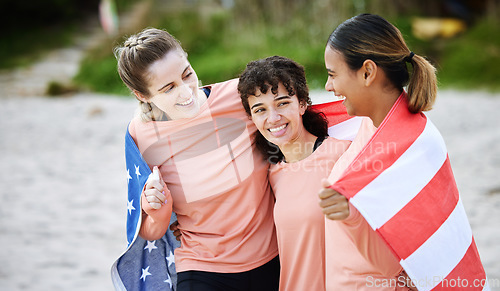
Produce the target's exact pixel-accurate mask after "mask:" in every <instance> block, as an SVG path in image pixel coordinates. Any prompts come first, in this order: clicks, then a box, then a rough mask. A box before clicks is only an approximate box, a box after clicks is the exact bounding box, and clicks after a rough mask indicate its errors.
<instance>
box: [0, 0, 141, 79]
mask: <svg viewBox="0 0 500 291" xmlns="http://www.w3.org/2000/svg"><path fill="white" fill-rule="evenodd" d="M115 1H116V6H117V7H118V9H120V10H126V9H128V8H129V6H130V5H131V4H132V3H134V2H137V0H115ZM99 2H100V0H44V1H28V2H26V1H15V0H2V1H0V11H2V17H0V30H1V31H2V37H1V38H0V69H10V68H14V67H22V66H25V65H28V64H30V63H32V62H33V61H35V60H37V59H39V58H40V57H41V56H43V55H44V53H46V52H48V51H50V50H51V49H55V48H60V47H65V46H68V45H70V44H72V41H73V39H74V36H75V35H76V34H77V33H81V31H82V28H85V27H84V26H85V25H86V24H87V20H88V18H89V17H94V18H95V17H96V15H97V12H98V5H99Z"/></svg>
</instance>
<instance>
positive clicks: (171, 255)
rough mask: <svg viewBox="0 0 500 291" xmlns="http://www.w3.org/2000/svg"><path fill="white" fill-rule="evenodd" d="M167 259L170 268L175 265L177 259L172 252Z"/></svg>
mask: <svg viewBox="0 0 500 291" xmlns="http://www.w3.org/2000/svg"><path fill="white" fill-rule="evenodd" d="M165 259H167V261H168V266H169V267H170V265H172V264H173V263H175V257H174V254H173V253H172V252H170V253H169V254H168V257H165Z"/></svg>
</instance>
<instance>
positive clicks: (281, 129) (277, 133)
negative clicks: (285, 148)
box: [267, 123, 288, 137]
mask: <svg viewBox="0 0 500 291" xmlns="http://www.w3.org/2000/svg"><path fill="white" fill-rule="evenodd" d="M287 127H288V123H285V124H283V125H280V126H277V127H273V128H268V129H267V130H268V131H269V132H270V133H271V134H272V135H273V136H276V137H278V136H281V135H282V134H284V133H285V131H286V128H287Z"/></svg>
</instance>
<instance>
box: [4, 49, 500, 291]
mask: <svg viewBox="0 0 500 291" xmlns="http://www.w3.org/2000/svg"><path fill="white" fill-rule="evenodd" d="M65 52H66V53H67V54H68V55H71V54H75V55H74V56H73V57H72V58H73V59H74V58H78V57H80V55H78V52H75V51H71V50H69V51H65ZM62 53H64V52H61V51H59V52H58V53H57V52H56V53H55V54H56V55H57V56H58V57H57V58H55V59H57V62H60V63H61V64H62V63H65V64H66V63H67V64H68V66H67V67H64V68H65V69H63V67H57V64H56V68H58V70H63V72H62V73H60V74H67V75H70V76H71V74H72V73H74V71H75V70H76V68H75V67H74V65H73V66H72V65H71V62H70V61H61V54H62ZM47 64H48V63H46V64H45V65H47ZM52 64H53V62H52ZM53 65H54V64H53ZM37 66H41V67H37ZM64 70H67V71H64ZM38 71H39V72H38ZM49 71H50V69H47V67H44V65H43V64H37V65H35V66H33V67H30V68H28V69H25V70H24V71H15V72H3V73H1V74H0V86H1V88H2V89H1V91H2V93H0V102H1V103H2V105H1V106H0V125H1V126H0V151H1V152H2V153H3V154H2V155H1V157H0V161H1V167H0V182H1V184H2V185H4V188H3V189H2V190H0V198H1V201H2V203H1V204H0V246H1V247H0V262H1V263H0V290H9V291H15V290H30V291H31V290H39V291H45V290H47V291H48V290H51V291H56V290H65V291H66V290H71V291H80V290H82V291H83V290H94V291H100V290H113V287H112V284H111V280H110V275H109V270H110V267H111V265H112V263H113V262H114V261H115V260H116V259H117V258H118V257H119V255H120V254H121V253H122V251H124V250H125V247H126V240H125V219H126V185H127V183H126V182H127V180H126V171H125V161H124V134H125V129H126V126H127V124H128V122H129V120H130V119H131V118H132V115H133V112H134V110H135V108H136V104H137V103H136V101H135V100H134V99H133V98H132V97H130V96H128V97H127V96H108V95H102V94H94V93H77V94H74V95H71V96H64V97H59V98H49V97H46V96H43V90H42V88H44V86H45V84H46V82H47V79H48V78H51V77H50V76H45V77H44V78H41V79H40V80H38V79H36V78H35V77H36V76H38V75H39V74H44V73H45V74H46V73H47V72H49ZM37 72H38V73H37ZM23 74H24V75H23ZM30 74H31V75H30ZM30 78H31V79H30ZM30 80H33V82H32V83H33V84H31V85H27V84H28V83H31V82H30ZM37 86H38V87H37ZM312 96H313V99H315V100H317V101H318V100H325V99H328V98H330V97H333V96H332V95H328V94H327V93H326V92H323V91H314V92H312ZM499 109H500V95H498V94H497V95H496V96H495V95H492V94H490V93H486V92H458V91H451V90H446V91H440V92H439V97H438V101H437V103H436V105H435V109H434V110H432V111H430V112H429V113H428V116H430V118H431V119H432V121H433V122H434V124H435V125H436V126H437V128H438V129H439V130H440V131H441V133H442V135H443V137H444V139H445V142H446V144H447V146H448V151H449V156H450V159H451V164H452V167H453V170H454V173H455V178H456V180H457V184H458V187H459V190H460V193H461V197H462V200H463V203H464V205H465V209H466V211H467V213H468V216H469V221H470V224H471V226H472V230H473V234H474V236H475V240H476V243H477V246H478V249H479V252H480V255H481V258H482V261H483V264H484V267H485V269H486V272H487V274H488V278H489V279H490V287H491V289H492V290H500V243H499V241H500V223H499V221H500V178H499V173H500V146H499V144H500V130H499V128H498V127H499V125H500V114H499V113H498V110H499ZM451 243H453V242H450V244H451Z"/></svg>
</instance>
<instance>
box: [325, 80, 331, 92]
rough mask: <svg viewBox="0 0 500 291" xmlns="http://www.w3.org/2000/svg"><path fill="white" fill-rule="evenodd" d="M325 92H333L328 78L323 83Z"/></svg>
mask: <svg viewBox="0 0 500 291" xmlns="http://www.w3.org/2000/svg"><path fill="white" fill-rule="evenodd" d="M325 90H326V91H328V92H333V81H332V80H330V78H328V79H327V80H326V83H325Z"/></svg>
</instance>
